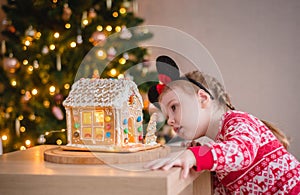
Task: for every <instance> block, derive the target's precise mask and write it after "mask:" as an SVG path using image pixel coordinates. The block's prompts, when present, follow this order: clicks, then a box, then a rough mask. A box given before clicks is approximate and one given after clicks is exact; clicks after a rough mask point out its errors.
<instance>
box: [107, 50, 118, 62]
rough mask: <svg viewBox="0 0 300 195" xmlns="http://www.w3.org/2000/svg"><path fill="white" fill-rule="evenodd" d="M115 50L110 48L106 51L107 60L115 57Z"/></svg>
mask: <svg viewBox="0 0 300 195" xmlns="http://www.w3.org/2000/svg"><path fill="white" fill-rule="evenodd" d="M116 53H117V50H116V49H115V48H114V47H110V48H109V49H108V50H107V58H108V59H109V60H113V59H114V58H115V57H116Z"/></svg>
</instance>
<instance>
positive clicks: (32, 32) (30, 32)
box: [25, 25, 36, 37]
mask: <svg viewBox="0 0 300 195" xmlns="http://www.w3.org/2000/svg"><path fill="white" fill-rule="evenodd" d="M35 34H36V30H35V29H34V28H33V27H32V26H31V25H30V26H29V27H28V28H27V30H26V31H25V35H26V36H29V37H34V36H35Z"/></svg>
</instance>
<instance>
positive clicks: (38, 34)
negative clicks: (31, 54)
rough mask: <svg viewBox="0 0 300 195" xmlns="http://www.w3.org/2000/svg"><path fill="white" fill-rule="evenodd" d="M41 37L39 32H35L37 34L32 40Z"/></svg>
mask: <svg viewBox="0 0 300 195" xmlns="http://www.w3.org/2000/svg"><path fill="white" fill-rule="evenodd" d="M41 36H42V33H41V32H37V33H35V36H34V38H35V39H40V38H41Z"/></svg>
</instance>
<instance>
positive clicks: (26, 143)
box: [25, 139, 31, 147]
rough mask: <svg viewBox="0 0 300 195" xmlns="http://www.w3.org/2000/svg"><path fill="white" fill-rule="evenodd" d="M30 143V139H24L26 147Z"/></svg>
mask: <svg viewBox="0 0 300 195" xmlns="http://www.w3.org/2000/svg"><path fill="white" fill-rule="evenodd" d="M30 144H31V141H30V140H29V139H28V140H26V141H25V145H26V146H27V147H29V146H30Z"/></svg>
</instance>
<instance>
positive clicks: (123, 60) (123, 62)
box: [119, 57, 126, 65]
mask: <svg viewBox="0 0 300 195" xmlns="http://www.w3.org/2000/svg"><path fill="white" fill-rule="evenodd" d="M119 63H120V64H122V65H124V64H125V63H126V59H125V58H123V57H122V58H120V59H119Z"/></svg>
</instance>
